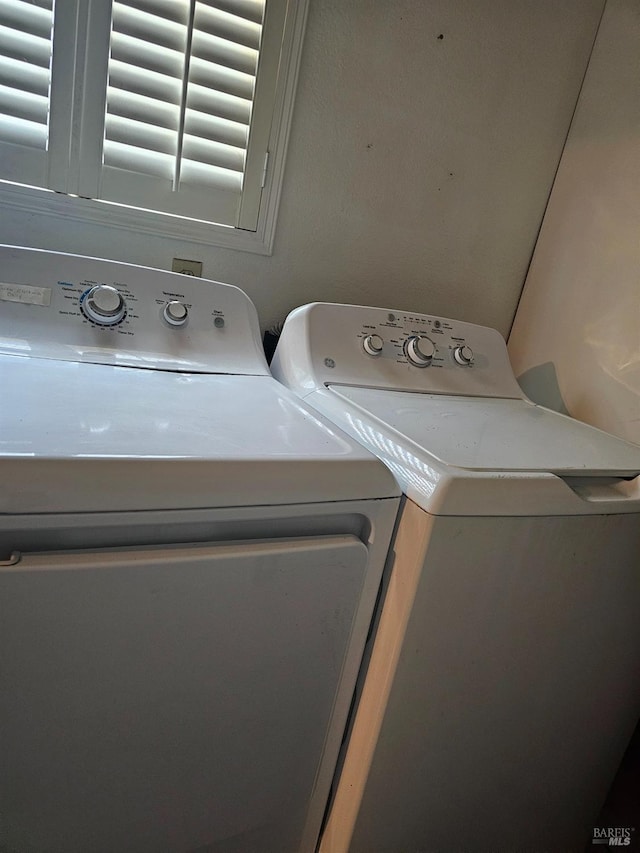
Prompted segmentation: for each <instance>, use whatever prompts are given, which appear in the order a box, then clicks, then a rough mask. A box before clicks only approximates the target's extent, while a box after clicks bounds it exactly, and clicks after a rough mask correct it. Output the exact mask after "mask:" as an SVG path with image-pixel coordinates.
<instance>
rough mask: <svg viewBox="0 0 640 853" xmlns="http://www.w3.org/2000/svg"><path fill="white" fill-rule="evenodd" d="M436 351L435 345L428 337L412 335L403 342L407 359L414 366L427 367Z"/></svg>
mask: <svg viewBox="0 0 640 853" xmlns="http://www.w3.org/2000/svg"><path fill="white" fill-rule="evenodd" d="M435 353H436V345H435V344H434V342H433V341H432V340H431V339H430V338H426V337H423V336H422V335H414V336H413V337H411V338H408V340H407V341H405V344H404V354H405V355H406V357H407V360H408V361H409V362H410V363H411V364H413V365H415V366H416V367H428V366H429V365H430V364H431V359H432V358H433V356H434V355H435Z"/></svg>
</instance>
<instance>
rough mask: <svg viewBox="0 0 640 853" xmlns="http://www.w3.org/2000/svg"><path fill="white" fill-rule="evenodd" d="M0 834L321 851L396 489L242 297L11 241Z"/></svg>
mask: <svg viewBox="0 0 640 853" xmlns="http://www.w3.org/2000/svg"><path fill="white" fill-rule="evenodd" d="M0 387H1V389H2V392H1V399H0V474H1V484H2V486H1V489H0V560H1V564H0V767H1V770H0V848H1V849H2V850H6V851H33V853H41V852H42V851H59V853H63V851H64V853H114V851H118V853H125V852H126V851H131V853H147V851H148V853H151V852H152V851H153V853H159V852H160V851H162V853H165V851H166V853H170V851H176V853H185V851H195V850H198V851H202V853H204V851H207V853H258V851H265V853H276V851H277V853H284V851H312V850H313V849H314V848H315V845H316V841H317V836H318V831H319V827H320V823H321V820H322V815H323V813H324V810H325V807H326V803H327V797H328V792H329V787H330V782H331V778H332V776H333V773H334V769H335V762H336V757H337V755H338V750H339V747H340V742H341V739H342V736H343V734H344V726H345V721H346V718H347V713H348V709H349V705H350V702H351V700H352V696H353V690H354V685H355V681H356V676H357V673H358V669H359V666H360V663H361V657H362V651H363V648H364V644H365V639H366V635H367V631H368V629H369V627H370V620H371V615H372V612H373V609H374V604H375V600H376V595H377V593H378V589H379V581H380V577H381V574H382V569H383V566H384V562H385V559H386V555H387V551H388V547H389V540H390V537H391V533H392V529H393V523H394V520H395V516H396V513H397V508H398V503H399V494H400V492H399V489H398V487H397V485H396V483H395V482H394V480H393V477H392V476H391V475H390V474H389V472H388V470H387V469H386V468H385V467H384V466H383V465H381V464H380V462H379V461H378V460H377V459H375V458H374V457H373V456H372V455H370V454H369V453H367V452H366V451H364V450H363V449H362V448H361V446H360V445H359V444H357V443H356V442H353V441H352V440H351V439H349V438H347V437H346V436H345V435H343V434H341V433H340V431H339V430H337V429H336V428H335V427H333V426H332V425H330V424H329V423H328V422H327V421H325V420H324V419H323V418H322V417H321V416H317V415H315V414H313V413H312V412H310V411H309V410H308V409H307V408H306V407H305V406H304V405H302V404H301V403H300V401H299V400H298V398H296V397H295V395H293V394H291V393H290V392H289V391H287V390H286V389H284V388H283V387H282V386H281V385H279V384H278V383H277V382H276V381H275V380H274V379H273V378H272V377H271V376H270V375H269V372H268V368H267V366H266V363H265V360H264V356H263V353H262V350H261V346H260V339H259V330H258V324H257V318H256V314H255V309H254V308H253V305H252V303H251V302H250V301H249V299H248V298H247V297H246V296H245V295H244V294H243V293H242V291H240V290H238V289H237V288H235V287H230V286H227V285H222V284H217V283H215V282H211V281H203V280H200V279H194V278H189V277H187V276H182V275H175V274H171V273H165V272H158V271H157V270H151V269H141V268H136V267H133V266H128V265H124V264H117V263H112V262H106V261H100V260H94V259H88V258H82V257H77V256H69V255H63V254H56V253H52V252H43V251H34V250H29V249H23V248H12V247H6V246H3V247H0Z"/></svg>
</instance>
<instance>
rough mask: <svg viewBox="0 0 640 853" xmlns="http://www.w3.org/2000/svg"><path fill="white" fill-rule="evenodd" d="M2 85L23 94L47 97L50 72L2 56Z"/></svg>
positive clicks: (0, 62) (0, 58)
mask: <svg viewBox="0 0 640 853" xmlns="http://www.w3.org/2000/svg"><path fill="white" fill-rule="evenodd" d="M0 84H2V85H3V86H7V87H10V88H12V89H18V90H20V91H21V92H31V93H33V94H34V95H42V96H43V97H47V95H48V94H49V71H48V69H47V68H40V67H38V66H34V65H29V63H27V62H20V61H19V60H17V59H10V58H8V57H6V56H0Z"/></svg>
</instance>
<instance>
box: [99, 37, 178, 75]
mask: <svg viewBox="0 0 640 853" xmlns="http://www.w3.org/2000/svg"><path fill="white" fill-rule="evenodd" d="M111 56H112V58H113V59H114V60H119V61H120V62H124V63H126V64H127V65H131V66H133V67H136V68H144V69H146V70H148V71H155V72H156V73H157V74H166V75H167V77H174V78H176V79H181V78H182V71H183V68H184V55H183V54H182V53H181V52H180V51H177V50H168V49H167V48H164V47H160V46H157V45H154V44H151V43H149V42H147V41H143V40H142V39H138V38H134V37H133V36H128V35H125V34H124V33H117V32H114V33H112V35H111Z"/></svg>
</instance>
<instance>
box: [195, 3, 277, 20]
mask: <svg viewBox="0 0 640 853" xmlns="http://www.w3.org/2000/svg"><path fill="white" fill-rule="evenodd" d="M201 5H203V6H207V7H208V8H213V9H220V10H221V11H223V12H231V14H233V15H236V16H237V17H239V18H245V19H246V20H247V21H252V22H253V23H254V24H261V23H262V19H263V17H264V0H201Z"/></svg>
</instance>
